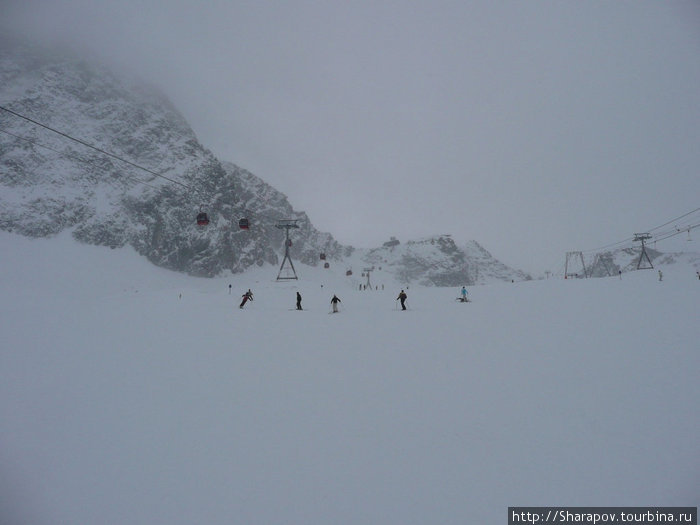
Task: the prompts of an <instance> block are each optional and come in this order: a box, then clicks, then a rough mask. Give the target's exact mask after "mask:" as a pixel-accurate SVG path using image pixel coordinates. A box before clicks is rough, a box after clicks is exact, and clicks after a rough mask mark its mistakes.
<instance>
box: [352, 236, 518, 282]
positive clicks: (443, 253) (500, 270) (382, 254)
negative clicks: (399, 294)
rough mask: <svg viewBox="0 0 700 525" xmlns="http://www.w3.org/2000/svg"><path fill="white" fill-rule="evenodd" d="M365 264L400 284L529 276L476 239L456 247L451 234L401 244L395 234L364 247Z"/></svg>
mask: <svg viewBox="0 0 700 525" xmlns="http://www.w3.org/2000/svg"><path fill="white" fill-rule="evenodd" d="M362 255H363V261H364V263H365V264H367V265H369V266H370V267H373V268H382V270H383V271H388V272H389V273H390V274H391V275H392V276H393V278H394V279H395V280H396V281H397V282H400V283H404V284H412V283H416V284H422V285H427V286H463V285H474V284H486V283H490V282H494V281H510V280H517V281H523V280H528V279H530V278H531V277H530V276H529V275H527V274H525V273H523V272H521V271H519V270H516V269H513V268H510V267H508V266H506V265H505V264H503V263H501V262H500V261H498V260H497V259H495V258H494V257H493V256H492V255H491V254H490V253H489V252H488V251H486V250H485V249H484V248H483V247H482V246H481V245H479V243H477V242H476V241H470V242H469V243H468V244H467V245H466V246H463V247H459V246H457V244H456V243H455V242H454V240H453V239H452V236H451V235H437V236H433V237H427V238H424V239H419V240H412V241H407V242H406V243H401V242H400V241H399V240H398V239H396V238H395V237H392V238H391V239H390V240H389V241H387V242H385V243H384V245H383V246H382V247H380V248H375V249H372V250H366V251H365V252H364V253H363V254H362Z"/></svg>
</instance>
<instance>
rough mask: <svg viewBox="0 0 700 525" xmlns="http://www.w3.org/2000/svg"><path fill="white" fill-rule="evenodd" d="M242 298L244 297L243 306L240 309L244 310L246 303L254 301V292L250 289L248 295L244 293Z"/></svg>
mask: <svg viewBox="0 0 700 525" xmlns="http://www.w3.org/2000/svg"><path fill="white" fill-rule="evenodd" d="M241 297H243V300H242V301H241V304H240V306H239V307H238V308H243V306H244V305H245V303H247V302H248V301H252V300H253V292H251V291H250V288H248V291H247V292H246V293H244V294H243V295H242V296H241Z"/></svg>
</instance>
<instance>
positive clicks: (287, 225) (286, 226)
mask: <svg viewBox="0 0 700 525" xmlns="http://www.w3.org/2000/svg"><path fill="white" fill-rule="evenodd" d="M297 220H298V219H284V220H280V221H278V222H277V224H275V228H279V229H280V230H284V231H285V240H284V259H282V264H281V265H280V271H279V272H278V273H277V280H278V281H285V280H290V279H299V278H298V277H297V272H296V270H295V269H294V264H293V263H292V258H291V257H290V256H289V247H290V246H291V245H292V241H290V240H289V230H291V229H292V228H298V227H299V225H298V224H297ZM287 262H289V267H287V268H285V266H284V265H285V263H287ZM290 270H291V272H290ZM283 272H284V275H282V273H283Z"/></svg>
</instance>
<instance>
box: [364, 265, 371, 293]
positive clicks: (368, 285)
mask: <svg viewBox="0 0 700 525" xmlns="http://www.w3.org/2000/svg"><path fill="white" fill-rule="evenodd" d="M372 270H374V268H363V269H362V271H363V272H364V274H365V275H366V276H367V284H365V286H366V287H367V288H368V289H369V290H371V289H372V285H371V284H370V282H369V273H370V272H371V271H372Z"/></svg>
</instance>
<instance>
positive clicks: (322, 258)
mask: <svg viewBox="0 0 700 525" xmlns="http://www.w3.org/2000/svg"><path fill="white" fill-rule="evenodd" d="M319 257H320V259H321V260H322V261H325V260H326V254H325V253H322V254H321V255H320V256H319Z"/></svg>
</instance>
